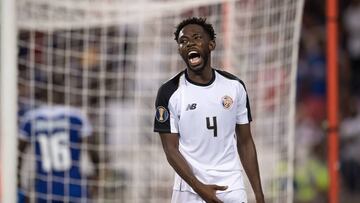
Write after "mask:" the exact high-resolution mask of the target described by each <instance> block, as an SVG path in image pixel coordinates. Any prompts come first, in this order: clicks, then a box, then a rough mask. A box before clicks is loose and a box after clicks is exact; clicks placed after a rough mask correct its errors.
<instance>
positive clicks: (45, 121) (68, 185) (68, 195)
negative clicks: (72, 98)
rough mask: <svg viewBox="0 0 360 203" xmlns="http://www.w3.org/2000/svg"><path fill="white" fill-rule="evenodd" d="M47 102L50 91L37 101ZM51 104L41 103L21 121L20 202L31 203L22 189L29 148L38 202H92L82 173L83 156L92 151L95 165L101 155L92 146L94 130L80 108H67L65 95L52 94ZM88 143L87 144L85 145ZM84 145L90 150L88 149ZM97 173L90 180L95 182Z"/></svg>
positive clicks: (41, 95) (44, 91)
mask: <svg viewBox="0 0 360 203" xmlns="http://www.w3.org/2000/svg"><path fill="white" fill-rule="evenodd" d="M39 97H42V98H43V101H46V99H47V98H48V97H47V91H46V90H42V91H39V92H38V94H37V96H36V98H39ZM52 98H53V101H52V103H51V105H48V104H41V105H39V106H38V107H37V108H35V109H33V110H29V111H28V112H27V113H25V115H24V116H23V117H22V118H21V120H20V133H19V134H20V135H19V144H18V148H19V152H20V156H19V162H18V163H19V164H18V174H19V175H18V187H19V195H18V202H27V201H28V200H29V196H30V195H29V193H30V192H29V191H26V190H25V189H24V188H23V187H22V186H21V178H23V177H22V176H21V169H22V167H23V160H22V158H23V156H22V154H23V153H24V152H25V150H26V148H27V147H28V146H29V145H32V146H33V149H34V150H33V151H34V152H35V161H36V163H35V164H36V174H35V180H34V185H33V186H30V187H34V188H31V189H30V190H34V191H35V202H89V200H88V198H87V197H88V195H89V189H90V190H91V189H93V188H88V187H87V186H88V185H89V184H88V182H89V181H88V180H87V179H86V178H85V177H84V175H83V174H82V173H81V168H80V157H81V153H82V152H84V151H87V152H89V155H90V159H91V161H92V162H93V163H95V164H94V165H95V166H96V163H98V156H97V154H96V153H95V151H94V150H92V149H93V147H92V146H91V145H90V144H89V145H87V144H88V143H90V137H91V134H92V127H91V125H90V122H89V120H88V118H87V116H86V115H84V114H83V113H82V112H81V110H80V109H77V108H75V107H71V106H65V105H64V100H65V95H64V93H61V92H56V91H54V92H53V93H52ZM84 143H86V144H84ZM85 145H86V146H87V147H88V148H87V147H85ZM97 174H98V170H96V167H95V172H94V175H93V176H92V177H91V179H92V180H94V181H96V179H97Z"/></svg>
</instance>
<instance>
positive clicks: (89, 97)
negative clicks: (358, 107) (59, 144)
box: [0, 0, 304, 203]
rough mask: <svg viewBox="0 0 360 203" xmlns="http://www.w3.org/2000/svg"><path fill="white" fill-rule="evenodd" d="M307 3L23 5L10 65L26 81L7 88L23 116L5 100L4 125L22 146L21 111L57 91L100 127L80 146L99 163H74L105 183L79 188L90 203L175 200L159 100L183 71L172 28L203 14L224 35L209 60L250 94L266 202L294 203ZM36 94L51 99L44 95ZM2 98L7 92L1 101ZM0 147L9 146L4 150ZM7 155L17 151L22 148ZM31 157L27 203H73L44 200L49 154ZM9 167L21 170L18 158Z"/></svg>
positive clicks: (27, 156)
mask: <svg viewBox="0 0 360 203" xmlns="http://www.w3.org/2000/svg"><path fill="white" fill-rule="evenodd" d="M9 1H10V0H9ZM303 3H304V1H303V0H268V1H256V0H197V1H193V0H172V1H167V0H134V1H131V3H129V1H125V0H92V1H89V0H62V1H55V0H53V1H44V0H17V1H16V10H18V11H21V12H17V13H16V16H14V19H17V21H16V22H14V23H13V26H16V29H14V32H15V33H18V35H17V36H18V38H17V43H16V44H14V45H12V47H10V48H12V49H14V50H13V51H14V53H18V58H17V60H16V61H15V62H13V63H16V64H15V65H13V66H14V67H15V66H17V68H15V69H14V70H17V71H18V73H16V72H15V73H14V72H13V73H11V74H15V77H16V78H15V79H14V80H15V81H16V83H15V84H12V85H13V86H11V87H10V89H12V90H14V91H12V93H13V94H15V96H16V97H17V100H18V101H17V103H18V109H19V110H18V111H17V110H16V109H10V108H8V107H9V106H8V105H9V104H7V103H5V102H4V101H3V100H2V107H1V110H2V113H3V114H4V113H5V112H3V109H5V110H6V111H8V110H11V111H12V113H11V114H12V116H14V117H15V118H13V119H10V120H9V119H6V120H5V119H2V120H1V126H10V127H11V128H12V131H11V134H13V136H12V138H13V139H15V138H16V137H17V129H18V128H19V126H18V124H17V122H18V121H20V122H21V121H22V118H23V117H24V112H29V111H31V110H34V109H36V108H38V107H39V106H42V105H47V106H55V105H56V104H55V102H54V100H56V99H57V96H56V94H57V93H58V92H61V93H62V95H63V97H62V98H61V99H62V100H63V105H65V106H69V107H70V106H71V107H76V108H78V109H80V110H81V111H82V112H83V113H84V114H85V115H86V117H88V119H89V123H90V124H91V126H92V127H91V128H92V133H91V144H90V143H89V144H85V145H84V146H81V147H79V148H81V149H91V150H92V151H95V152H96V154H97V155H98V157H99V162H98V163H91V160H90V161H89V157H87V156H84V157H82V159H81V163H77V162H74V163H75V164H76V165H77V166H81V170H82V173H83V174H85V176H87V177H91V175H92V174H93V173H94V169H98V172H99V174H98V179H96V180H86V181H85V180H81V181H80V182H81V185H82V186H83V187H86V188H91V190H92V191H93V193H92V196H88V197H84V198H85V199H83V201H85V202H86V201H87V198H89V199H91V201H94V202H130V203H142V202H149V203H165V202H169V200H170V198H171V188H172V184H173V176H174V171H173V170H172V169H171V167H170V166H169V164H168V163H167V161H166V158H165V155H164V153H163V150H162V147H161V143H160V139H159V137H158V135H157V134H155V133H153V132H152V128H153V127H152V125H153V119H154V101H155V97H156V92H157V89H158V87H159V86H160V85H161V84H162V83H163V82H165V81H166V80H168V79H169V78H170V77H172V76H173V75H175V74H176V73H177V72H179V71H180V70H183V69H184V68H185V65H184V63H183V62H182V60H181V57H179V55H178V52H177V47H176V46H177V45H176V42H175V41H174V40H173V38H174V36H173V32H174V29H175V26H176V25H177V24H178V23H179V22H180V21H181V20H183V19H184V18H187V17H190V16H201V17H206V18H207V21H208V22H209V23H212V24H213V25H214V28H215V32H216V43H217V44H216V45H217V46H216V49H215V50H214V52H212V53H213V55H212V60H213V63H212V64H213V65H214V67H216V68H219V69H224V70H227V71H229V72H231V73H233V74H235V75H237V76H238V77H239V78H241V79H242V80H243V81H244V82H245V84H246V87H247V91H248V93H249V98H250V104H251V110H252V115H253V118H254V121H253V123H252V132H253V136H254V140H255V144H256V147H257V151H258V158H259V165H260V173H261V178H262V183H263V187H264V193H265V197H266V200H267V202H273V203H280V202H281V203H283V202H288V203H290V202H292V199H293V184H292V181H293V170H294V169H293V164H294V116H295V90H296V88H295V85H296V68H297V55H298V49H299V35H300V26H301V18H302V9H303ZM2 19H3V18H2ZM7 19H8V17H7ZM2 22H3V21H2ZM13 36H16V35H13ZM9 42H10V43H11V41H8V42H6V43H9ZM1 43H3V41H2V42H1ZM13 43H14V42H13ZM2 45H3V44H2ZM8 46H11V44H9V45H8ZM3 47H4V46H2V54H4V50H3ZM9 50H11V49H8V48H6V50H5V51H9ZM12 60H15V59H12ZM2 66H4V65H3V63H2ZM2 70H3V68H2ZM14 70H12V71H14ZM2 73H3V72H1V74H2ZM2 75H3V74H2ZM1 77H2V79H3V78H4V77H6V78H7V79H9V77H10V76H1ZM7 85H9V84H7ZM39 89H41V90H42V92H45V94H39V93H38V90H39ZM7 91H9V90H7ZM3 94H4V93H3V91H2V98H3ZM6 94H7V93H6ZM5 96H6V97H7V98H9V97H8V96H9V95H5ZM6 102H9V101H8V100H7V101H6ZM13 102H14V103H15V102H16V100H15V101H13ZM15 107H16V106H15ZM15 107H14V108H15ZM16 111H17V112H18V113H16ZM3 114H2V115H3ZM8 114H10V112H8V113H7V114H6V115H8ZM4 115H5V114H4ZM17 115H19V118H17ZM2 118H3V117H2ZM6 118H9V117H6ZM3 130H4V129H3ZM2 132H3V131H2ZM2 137H4V136H2ZM32 141H34V142H36V140H32ZM13 142H14V140H13ZM0 144H1V148H2V149H3V143H0ZM10 145H11V146H13V145H14V143H13V144H10ZM10 145H9V146H10ZM55 145H56V143H55ZM70 146H72V145H71V144H70ZM72 147H73V146H72ZM55 148H56V147H55ZM7 150H10V151H6V153H7V154H8V153H9V152H11V151H14V150H16V148H15V149H7ZM49 150H52V149H49ZM33 153H34V151H32V150H30V151H29V152H26V153H23V154H19V156H21V157H22V159H23V160H24V161H25V162H26V163H28V164H24V167H23V168H22V170H21V171H20V174H21V175H20V177H21V183H22V184H23V187H24V188H26V190H27V192H28V195H29V197H30V200H31V201H33V202H34V201H36V198H38V197H40V196H41V197H46V198H47V199H48V200H53V199H58V198H60V199H61V198H64V200H68V199H67V198H68V197H61V196H60V197H59V196H56V195H52V194H39V192H37V190H36V189H35V188H34V179H36V178H39V177H40V178H41V177H42V176H41V175H40V176H39V175H37V174H36V170H35V169H34V167H35V166H33V165H31V163H32V162H34V160H39V159H41V158H42V157H41V156H35V155H31V154H33ZM83 154H85V153H83ZM14 156H15V155H14ZM55 158H56V157H55ZM60 161H61V160H60ZM9 163H10V164H12V165H13V166H12V167H14V168H15V167H16V166H15V165H16V158H12V160H11V161H9ZM15 169H16V168H15ZM47 169H48V170H49V167H48V168H47ZM12 175H14V174H12ZM244 175H245V174H244ZM9 177H10V176H9ZM46 179H47V180H48V181H53V180H57V181H60V182H62V183H64V184H72V183H75V182H77V181H78V180H74V179H72V178H71V177H70V176H69V175H65V176H64V178H62V179H59V178H58V177H55V176H51V175H47V176H46ZM245 179H246V180H247V178H245ZM9 181H10V180H9ZM4 184H7V183H2V187H3V186H4ZM246 184H247V190H248V194H249V200H250V202H254V197H253V194H252V191H251V187H250V186H249V183H248V181H247V182H246ZM48 187H49V188H51V186H48ZM3 189H4V188H3ZM11 194H12V193H11Z"/></svg>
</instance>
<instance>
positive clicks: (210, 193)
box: [160, 133, 227, 203]
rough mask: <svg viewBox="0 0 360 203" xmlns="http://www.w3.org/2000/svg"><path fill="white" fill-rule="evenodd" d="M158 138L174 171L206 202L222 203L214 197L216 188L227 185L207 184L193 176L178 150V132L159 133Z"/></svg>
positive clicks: (225, 187) (220, 188) (221, 188)
mask: <svg viewBox="0 0 360 203" xmlns="http://www.w3.org/2000/svg"><path fill="white" fill-rule="evenodd" d="M160 138H161V142H162V146H163V149H164V152H165V155H166V158H167V160H168V162H169V164H170V165H171V166H172V167H173V168H174V170H175V171H176V173H177V174H178V175H179V176H180V177H181V178H182V179H183V180H185V181H186V182H187V183H188V184H189V185H190V186H191V187H192V188H193V189H194V191H195V192H196V193H197V194H198V195H199V196H200V197H201V198H202V199H203V200H205V201H206V202H207V203H223V202H222V201H221V200H219V199H218V198H217V197H216V190H226V189H227V186H219V185H207V184H204V183H202V182H200V181H199V180H198V179H197V178H196V177H195V175H194V173H193V171H192V170H191V168H190V166H189V164H188V163H187V161H186V160H185V158H184V157H183V155H182V154H181V153H180V151H179V134H177V133H160Z"/></svg>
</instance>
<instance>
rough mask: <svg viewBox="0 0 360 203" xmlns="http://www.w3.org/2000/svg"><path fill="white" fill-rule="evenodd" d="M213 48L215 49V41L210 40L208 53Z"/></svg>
mask: <svg viewBox="0 0 360 203" xmlns="http://www.w3.org/2000/svg"><path fill="white" fill-rule="evenodd" d="M215 47H216V42H215V40H210V42H209V49H210V51H212V50H214V49H215Z"/></svg>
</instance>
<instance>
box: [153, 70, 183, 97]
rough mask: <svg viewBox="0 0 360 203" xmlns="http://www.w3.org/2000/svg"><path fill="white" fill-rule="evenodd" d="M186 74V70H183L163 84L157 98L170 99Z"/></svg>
mask: <svg viewBox="0 0 360 203" xmlns="http://www.w3.org/2000/svg"><path fill="white" fill-rule="evenodd" d="M183 75H184V71H181V72H180V73H178V74H177V75H175V76H174V77H172V78H171V79H170V80H168V81H167V82H165V83H164V84H162V85H161V86H160V88H159V90H158V95H157V98H158V99H159V98H164V99H169V98H170V97H171V95H173V94H174V92H175V91H176V90H177V89H178V88H179V83H180V78H181V76H183Z"/></svg>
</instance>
